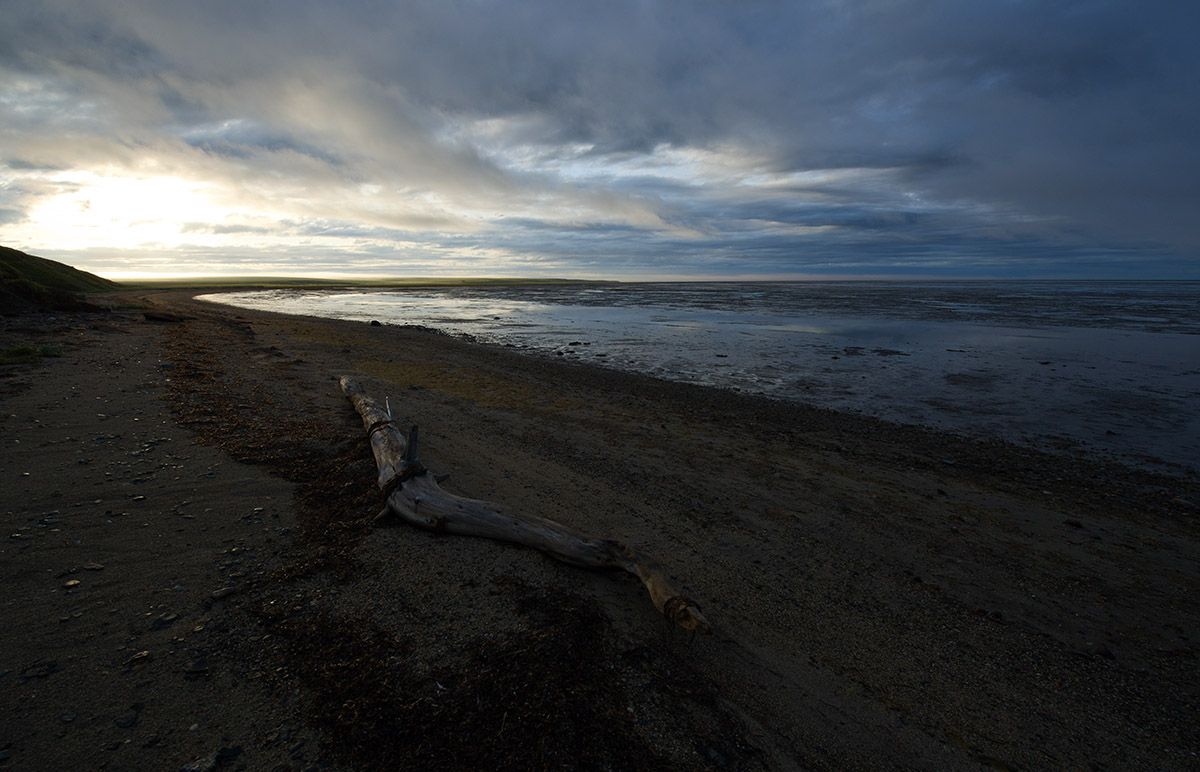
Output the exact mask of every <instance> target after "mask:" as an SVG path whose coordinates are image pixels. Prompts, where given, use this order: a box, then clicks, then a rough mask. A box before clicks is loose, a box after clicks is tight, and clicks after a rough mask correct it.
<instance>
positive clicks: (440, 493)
mask: <svg viewBox="0 0 1200 772" xmlns="http://www.w3.org/2000/svg"><path fill="white" fill-rule="evenodd" d="M339 383H340V384H341V387H342V393H343V394H345V395H346V398H347V399H349V400H350V402H351V404H353V405H354V409H355V410H357V411H358V413H359V415H361V416H362V421H363V426H364V427H365V428H366V430H367V436H368V437H369V439H370V441H371V450H372V452H373V453H374V454H375V463H376V465H377V466H378V467H379V478H378V480H377V482H378V484H379V487H380V489H382V490H383V491H384V493H385V494H386V496H387V504H386V505H385V506H384V509H383V511H382V512H380V513H379V518H384V517H387V516H389V515H395V516H398V517H399V518H400V519H402V520H403V521H405V522H406V523H409V524H411V525H415V526H417V527H418V528H424V529H426V530H429V531H434V532H437V533H449V534H458V535H462V536H482V537H484V538H488V539H497V540H499V541H506V542H511V543H514V544H521V545H524V546H526V547H533V548H534V549H538V550H541V551H542V552H545V553H547V554H549V555H551V556H553V557H555V558H557V559H559V560H561V561H563V562H565V563H570V564H572V565H576V566H583V567H585V568H595V569H600V568H606V569H608V568H619V569H621V570H623V571H627V572H629V573H631V574H633V575H634V576H636V577H637V578H638V579H640V580H641V582H642V584H644V585H645V586H646V589H647V590H648V591H649V592H650V599H651V600H652V601H653V602H654V605H655V607H656V608H657V609H658V610H659V611H661V612H662V613H663V616H665V617H666V618H667V619H668V620H670V621H671V622H674V623H675V624H677V625H680V626H681V627H683V628H685V629H688V630H696V631H699V632H704V633H707V632H709V627H708V622H707V621H706V620H705V619H704V616H703V615H702V614H701V613H700V609H699V608H698V607H697V606H696V604H695V603H694V602H692V601H691V600H689V599H688V598H686V597H684V596H683V595H681V594H679V593H678V592H676V590H675V589H674V588H673V587H671V584H670V582H669V581H668V578H667V574H666V571H664V570H663V567H662V565H661V564H660V563H659V562H658V561H657V560H655V559H654V558H653V557H651V556H650V555H647V554H646V553H645V552H642V551H641V550H638V549H635V548H633V547H630V546H628V545H626V544H624V543H622V542H620V541H617V540H615V539H601V538H596V537H593V536H586V535H584V534H580V533H577V532H575V531H573V530H571V529H570V528H567V527H566V526H564V525H560V524H559V523H556V522H554V521H552V520H546V519H544V518H540V517H535V516H532V515H519V514H516V513H513V512H510V511H507V510H505V509H504V508H502V507H499V506H497V505H495V504H489V503H488V502H485V501H478V500H476V499H468V498H464V497H462V496H455V495H454V494H452V493H447V492H446V491H444V490H442V489H441V487H440V486H439V485H438V482H439V478H438V477H436V476H434V475H432V474H428V473H427V470H426V469H425V467H424V466H423V465H422V464H421V461H420V459H419V458H418V457H417V427H416V425H415V424H414V425H413V427H412V429H411V430H410V431H409V433H408V435H407V436H405V435H404V434H402V433H401V432H400V430H399V429H398V428H397V427H396V424H395V422H393V420H392V416H391V410H390V408H385V407H384V406H383V405H381V404H379V402H377V401H376V400H374V399H372V398H371V397H370V396H368V395H367V393H366V392H365V391H363V389H362V387H361V386H359V385H358V383H356V382H355V381H354V380H353V379H351V378H349V377H348V376H342V377H341V378H340V379H339ZM441 479H444V478H441Z"/></svg>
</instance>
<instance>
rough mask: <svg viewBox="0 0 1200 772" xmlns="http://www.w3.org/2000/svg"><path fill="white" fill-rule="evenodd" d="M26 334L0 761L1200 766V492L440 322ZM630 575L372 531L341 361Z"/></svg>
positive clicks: (98, 764)
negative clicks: (678, 615) (468, 337)
mask: <svg viewBox="0 0 1200 772" xmlns="http://www.w3.org/2000/svg"><path fill="white" fill-rule="evenodd" d="M106 302H108V303H109V304H110V305H111V306H112V309H113V310H112V311H111V312H109V313H103V314H102V313H95V314H77V315H58V316H54V317H50V316H30V315H27V316H22V317H11V318H8V319H5V320H3V321H2V322H0V344H2V346H3V348H8V347H10V346H12V345H16V344H22V343H30V344H32V345H35V346H52V347H57V349H58V350H61V353H62V356H60V357H53V356H51V357H46V358H42V359H40V360H39V361H37V362H36V363H33V364H14V365H4V366H0V400H2V405H0V427H2V432H3V440H2V442H3V444H4V452H3V454H0V480H2V481H3V485H2V487H0V517H3V519H4V529H3V532H2V533H0V537H2V538H0V577H2V581H3V587H4V591H3V597H2V599H0V603H2V604H3V605H2V609H3V619H4V624H3V625H2V626H0V693H3V694H4V695H5V699H4V700H3V701H0V769H5V768H8V769H14V770H16V769H22V770H24V769H28V770H46V769H71V768H75V769H114V770H116V769H121V770H140V769H145V770H174V769H185V768H187V769H196V770H199V769H239V768H242V769H248V770H260V769H261V770H285V769H291V770H307V769H333V770H376V769H379V770H382V769H389V770H390V769H476V768H478V769H514V770H516V769H521V770H525V769H541V768H548V769H614V770H615V769H639V770H642V769H679V770H692V769H723V770H724V769H736V770H791V769H800V770H809V769H817V770H858V769H938V770H958V769H962V770H975V769H981V768H982V769H1013V770H1018V769H1025V770H1036V769H1083V770H1086V769H1094V770H1130V769H1133V770H1139V769H1147V770H1163V769H1166V770H1170V769H1181V770H1182V769H1189V768H1195V767H1196V765H1197V764H1200V759H1198V758H1197V755H1196V754H1197V752H1198V749H1200V729H1198V727H1200V709H1198V708H1197V706H1198V705H1200V666H1198V663H1197V653H1198V650H1200V603H1198V602H1197V594H1198V593H1200V570H1198V566H1200V538H1198V537H1200V507H1198V506H1197V502H1200V485H1198V483H1197V479H1196V477H1195V475H1194V473H1193V474H1191V475H1185V476H1166V475H1162V474H1158V473H1153V472H1150V471H1144V470H1137V469H1131V468H1128V467H1124V466H1120V465H1118V464H1115V463H1111V462H1099V461H1094V460H1088V459H1085V458H1077V457H1073V456H1068V455H1055V454H1047V453H1042V452H1037V451H1033V450H1029V449H1026V448H1021V447H1017V446H1014V445H1010V444H1006V443H1003V442H999V441H995V440H988V439H981V438H979V439H972V438H964V437H959V436H953V435H949V434H943V433H938V432H934V431H930V430H927V429H923V428H921V427H913V426H901V425H894V424H888V423H884V422H880V421H876V420H873V419H869V418H864V417H859V416H853V415H847V414H841V413H835V412H832V411H824V410H816V409H812V408H808V407H805V406H802V405H792V404H784V403H779V402H773V401H770V400H766V399H758V398H752V397H747V396H745V395H740V394H736V393H732V392H725V391H717V390H712V389H705V388H701V387H692V386H686V385H681V384H673V383H667V382H663V381H658V380H654V379H650V378H644V377H640V376H637V375H631V374H624V373H620V372H617V371H614V370H607V369H604V368H600V367H594V366H587V365H581V364H573V363H569V362H561V361H551V360H549V359H540V358H535V357H530V356H525V355H520V354H517V353H514V352H511V351H507V350H504V349H498V348H489V347H485V346H481V345H476V344H472V343H469V342H467V341H463V340H458V339H454V338H451V337H448V336H445V335H441V334H437V333H435V332H432V331H429V330H424V329H419V328H411V327H391V326H371V325H367V324H361V323H351V322H338V321H330V320H318V319H311V318H302V317H285V316H279V315H272V314H267V313H259V312H252V311H244V310H237V309H231V308H225V307H221V306H217V305H212V304H207V303H203V302H198V301H194V300H192V299H191V296H190V294H189V293H186V292H181V291H172V292H166V291H164V292H141V293H132V292H130V293H122V294H118V295H112V296H109V297H108V298H107V301H106ZM343 374H348V375H353V376H354V377H355V378H356V379H358V380H359V382H360V383H361V384H362V385H363V386H364V387H365V388H366V389H367V391H368V392H370V393H372V394H373V395H375V396H377V397H378V398H380V399H382V398H384V397H387V398H388V400H389V402H390V404H391V406H392V409H393V411H394V412H395V414H396V417H397V419H398V420H401V421H402V422H405V423H407V422H410V421H411V422H415V423H418V424H420V427H421V438H422V450H423V460H424V461H425V464H426V466H428V467H429V468H430V469H431V470H432V471H434V472H438V473H441V472H448V473H450V474H451V477H450V478H449V479H448V480H447V481H446V482H445V483H443V487H445V488H446V489H447V490H450V491H453V492H455V493H458V494H460V495H466V496H471V497H475V498H483V499H487V500H490V501H495V502H503V503H504V504H505V505H507V506H508V507H511V508H514V509H516V510H519V511H522V512H528V513H530V514H534V515H538V516H541V517H547V518H550V519H554V520H558V521H560V522H563V523H565V524H567V525H569V526H571V527H573V528H576V529H578V530H580V531H583V532H586V533H590V534H594V535H599V536H614V537H617V538H620V539H622V540H624V541H627V542H628V543H630V544H632V545H636V546H637V547H639V548H640V549H643V550H645V551H646V552H648V553H650V554H652V555H655V556H656V557H657V558H658V559H659V560H660V561H662V562H663V564H664V565H666V566H667V568H668V570H669V571H670V572H671V573H672V575H673V577H674V579H675V580H676V581H675V585H676V586H677V587H678V588H679V589H680V590H681V591H683V592H684V593H686V594H688V595H689V596H690V597H692V598H694V599H695V600H696V601H698V602H699V604H700V606H701V607H702V609H703V610H704V613H705V615H706V616H707V618H708V620H709V621H710V623H712V625H713V627H714V634H713V635H711V636H695V637H692V636H690V635H688V634H686V633H682V632H679V631H676V630H672V629H671V628H670V627H669V626H668V625H667V624H666V623H665V621H664V620H663V618H662V617H661V615H659V614H658V612H657V611H655V609H654V607H653V606H652V605H651V603H650V601H649V599H648V597H646V596H645V593H644V591H643V589H642V587H641V586H640V584H638V583H637V581H636V580H634V579H632V578H629V577H625V576H621V575H615V574H606V573H594V572H589V571H585V570H582V569H578V568H574V567H571V566H568V565H564V564H561V563H558V562H555V561H554V560H552V559H550V558H548V557H546V556H544V555H541V554H539V553H537V552H534V551H531V550H527V549H522V548H518V547H513V546H508V545H501V544H496V543H492V542H489V541H485V540H480V539H471V538H459V537H447V536H439V535H436V534H430V533H424V532H420V531H416V530H414V529H411V528H407V527H403V526H395V525H392V526H388V525H379V526H376V525H375V524H374V523H373V518H374V516H375V514H376V512H378V510H379V509H380V506H381V495H380V493H379V492H378V490H377V489H376V488H375V486H374V480H375V470H374V464H373V461H372V458H371V454H370V450H369V447H368V445H367V442H366V436H365V433H364V432H363V429H362V425H361V423H360V421H359V417H358V415H357V414H356V413H355V412H354V410H353V409H352V408H351V407H350V406H349V405H348V404H347V403H346V401H345V400H344V398H343V397H342V395H341V393H340V391H339V389H338V385H337V381H336V377H337V376H339V375H343Z"/></svg>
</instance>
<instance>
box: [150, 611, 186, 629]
mask: <svg viewBox="0 0 1200 772" xmlns="http://www.w3.org/2000/svg"><path fill="white" fill-rule="evenodd" d="M176 619H179V615H178V614H171V613H166V614H160V615H158V616H156V617H155V618H154V619H153V621H151V622H150V629H151V630H161V629H163V628H164V627H170V626H171V625H172V624H174V622H175V620H176Z"/></svg>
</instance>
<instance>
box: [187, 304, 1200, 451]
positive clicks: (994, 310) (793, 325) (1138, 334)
mask: <svg viewBox="0 0 1200 772" xmlns="http://www.w3.org/2000/svg"><path fill="white" fill-rule="evenodd" d="M204 297H205V299H207V300H213V301H216V302H221V303H226V304H229V305H235V306H241V307H248V308H258V309H263V310H269V311H277V312H282V313H291V314H306V315H313V316H327V317H334V318H342V319H357V320H362V321H368V320H379V321H381V322H383V323H385V324H421V325H426V326H429V327H434V328H437V329H441V330H444V331H447V332H450V333H457V334H467V335H471V336H474V337H475V338H477V339H479V340H482V341H485V342H490V343H496V344H502V345H509V346H514V347H518V348H522V349H527V350H529V351H531V352H537V353H542V354H545V355H558V356H563V357H569V358H575V359H582V360H588V361H593V362H597V363H601V364H604V365H607V366H611V367H616V368H621V369H626V370H632V371H636V372H642V373H648V374H651V375H655V376H659V377H663V378H669V379H674V380H679V381H686V382H691V383H700V384H705V385H712V386H720V387H725V388H735V389H740V390H743V391H747V392H752V393H759V394H766V395H770V396H773V397H777V398H782V399H788V400H796V401H802V402H806V403H810V404H814V405H817V406H821V407H828V408H834V409H838V410H851V411H857V412H861V413H867V414H870V415H877V416H879V417H882V418H887V419H890V420H895V421H904V422H909V423H920V424H929V425H934V426H938V427H941V428H945V429H951V430H956V431H968V432H973V433H984V434H993V435H998V436H1001V437H1005V438H1008V439H1013V440H1018V441H1024V442H1029V443H1033V444H1039V445H1044V444H1047V443H1049V444H1052V445H1054V446H1055V447H1060V448H1073V449H1078V450H1084V451H1087V452H1090V453H1100V454H1115V455H1119V456H1122V457H1124V458H1125V460H1127V461H1128V460H1133V461H1138V462H1142V463H1150V464H1155V465H1156V464H1157V463H1158V460H1160V461H1161V462H1165V463H1166V464H1168V465H1184V466H1192V467H1195V466H1196V465H1197V462H1196V459H1198V458H1200V283H1178V284H1171V283H1157V282H1153V283H1151V282H1146V283H1079V284H1068V283H1055V282H1036V283H1034V282H1029V283H1025V282H976V283H961V284H948V283H947V284H942V283H938V284H933V283H930V284H907V283H885V282H878V283H874V282H851V283H817V284H803V283H800V284H793V283H769V284H768V283H711V284H620V285H617V284H602V285H590V284H579V285H550V286H504V287H470V288H419V289H400V290H395V289H388V290H358V291H305V290H269V291H260V292H239V293H221V294H219V295H208V296H204Z"/></svg>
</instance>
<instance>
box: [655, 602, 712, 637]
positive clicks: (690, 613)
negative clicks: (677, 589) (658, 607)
mask: <svg viewBox="0 0 1200 772" xmlns="http://www.w3.org/2000/svg"><path fill="white" fill-rule="evenodd" d="M662 611H663V616H664V617H666V618H667V620H668V621H670V622H674V623H675V624H677V625H680V626H681V627H684V628H686V629H688V630H699V631H700V632H704V633H707V632H708V631H709V630H708V623H707V621H706V620H705V619H704V617H703V616H701V614H700V607H699V606H697V605H696V602H695V601H694V600H692V599H690V598H688V597H686V596H683V595H676V596H675V597H673V598H668V599H667V600H666V602H665V603H663V609H662Z"/></svg>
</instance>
